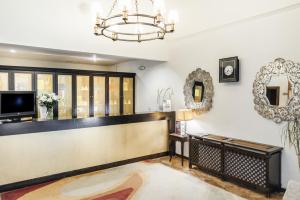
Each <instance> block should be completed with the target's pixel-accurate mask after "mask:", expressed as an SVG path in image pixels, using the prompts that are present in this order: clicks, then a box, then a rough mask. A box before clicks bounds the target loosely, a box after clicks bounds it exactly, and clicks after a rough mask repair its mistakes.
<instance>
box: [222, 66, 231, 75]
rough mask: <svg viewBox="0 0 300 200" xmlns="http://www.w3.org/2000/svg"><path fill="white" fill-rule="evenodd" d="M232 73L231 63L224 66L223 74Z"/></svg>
mask: <svg viewBox="0 0 300 200" xmlns="http://www.w3.org/2000/svg"><path fill="white" fill-rule="evenodd" d="M232 73H233V67H232V66H231V65H227V66H226V67H225V68H224V74H225V75H226V76H230V75H232Z"/></svg>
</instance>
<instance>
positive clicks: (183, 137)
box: [169, 133, 188, 166]
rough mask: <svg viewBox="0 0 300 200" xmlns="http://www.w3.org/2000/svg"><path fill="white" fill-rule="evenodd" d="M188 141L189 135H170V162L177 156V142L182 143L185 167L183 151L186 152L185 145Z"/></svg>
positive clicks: (182, 156) (182, 157)
mask: <svg viewBox="0 0 300 200" xmlns="http://www.w3.org/2000/svg"><path fill="white" fill-rule="evenodd" d="M187 141H188V136H187V135H179V134H176V133H172V134H170V135H169V155H170V161H171V160H172V157H173V156H174V155H175V151H176V146H175V145H176V142H180V145H181V165H182V166H183V159H184V155H183V151H184V143H185V142H187Z"/></svg>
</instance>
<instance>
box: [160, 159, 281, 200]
mask: <svg viewBox="0 0 300 200" xmlns="http://www.w3.org/2000/svg"><path fill="white" fill-rule="evenodd" d="M158 160H159V162H161V163H163V164H165V165H167V166H170V167H172V168H175V169H178V170H180V171H184V172H186V173H189V174H192V175H194V176H197V177H199V178H200V179H201V180H203V181H205V182H207V183H210V184H212V185H215V186H217V187H220V188H223V189H224V190H226V191H229V192H232V193H235V194H237V195H238V196H241V197H243V198H246V199H249V200H280V199H282V196H283V194H282V193H277V194H272V196H271V198H266V197H265V196H264V195H263V194H260V193H256V192H253V191H251V190H248V189H245V188H242V187H239V186H237V185H235V184H232V183H229V182H224V181H222V180H221V179H219V178H217V177H214V176H211V175H208V174H206V173H204V172H201V171H200V170H197V169H189V167H188V161H187V160H185V161H184V167H182V166H181V159H179V158H178V157H174V158H173V159H172V161H171V162H169V157H163V158H160V159H158Z"/></svg>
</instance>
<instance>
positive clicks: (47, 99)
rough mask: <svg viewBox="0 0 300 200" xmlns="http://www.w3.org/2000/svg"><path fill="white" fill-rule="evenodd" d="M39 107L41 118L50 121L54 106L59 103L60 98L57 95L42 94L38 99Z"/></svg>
mask: <svg viewBox="0 0 300 200" xmlns="http://www.w3.org/2000/svg"><path fill="white" fill-rule="evenodd" d="M37 99H38V105H39V106H40V109H39V111H40V118H41V119H50V118H51V117H52V113H53V107H54V105H55V104H56V103H57V102H58V101H59V97H58V96H57V95H56V94H55V93H50V94H46V93H43V94H40V95H38V97H37Z"/></svg>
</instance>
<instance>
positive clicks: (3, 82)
mask: <svg viewBox="0 0 300 200" xmlns="http://www.w3.org/2000/svg"><path fill="white" fill-rule="evenodd" d="M0 90H1V91H7V90H8V73H6V72H0Z"/></svg>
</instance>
